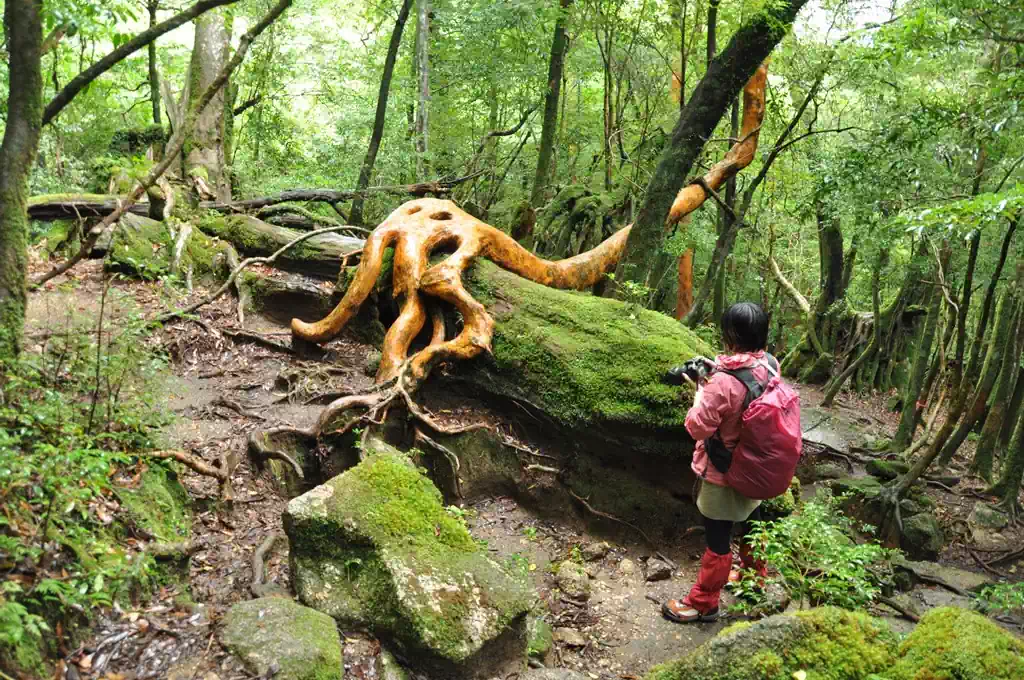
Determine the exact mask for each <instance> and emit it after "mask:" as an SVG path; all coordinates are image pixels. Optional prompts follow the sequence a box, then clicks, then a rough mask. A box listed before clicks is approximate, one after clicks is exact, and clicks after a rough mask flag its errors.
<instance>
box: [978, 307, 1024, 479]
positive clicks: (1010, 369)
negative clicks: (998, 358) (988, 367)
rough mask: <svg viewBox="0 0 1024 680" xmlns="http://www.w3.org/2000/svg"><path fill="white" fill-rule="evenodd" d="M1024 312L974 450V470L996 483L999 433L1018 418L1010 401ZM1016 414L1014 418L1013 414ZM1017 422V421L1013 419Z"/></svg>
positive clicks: (1021, 310) (1021, 313) (1023, 326)
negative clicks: (994, 463) (994, 466)
mask: <svg viewBox="0 0 1024 680" xmlns="http://www.w3.org/2000/svg"><path fill="white" fill-rule="evenodd" d="M1022 317H1024V309H1022V307H1021V306H1018V309H1017V330H1016V332H1014V333H1013V337H1015V338H1016V340H1017V342H1016V343H1014V342H1013V339H1009V342H1010V344H1009V346H1008V347H1007V348H1006V349H1005V350H1003V360H1002V363H1001V365H1000V366H999V378H998V383H997V384H996V388H995V393H994V394H993V395H992V398H991V399H990V400H989V402H988V409H987V413H986V414H985V416H984V417H985V424H984V425H983V426H982V428H981V433H980V435H979V437H978V447H977V448H976V449H975V451H974V460H973V461H972V462H971V470H972V471H973V472H976V473H977V474H978V475H980V476H981V477H982V478H983V479H984V480H986V481H988V482H991V481H992V466H993V461H994V459H995V451H996V449H997V448H998V446H999V433H1000V431H1001V430H1002V428H1003V425H1004V424H1005V422H1006V421H1007V420H1008V419H1010V418H1013V417H1014V416H1016V412H1014V411H1011V410H1010V406H1011V402H1010V398H1011V395H1012V394H1013V392H1014V385H1015V381H1016V379H1017V374H1018V372H1019V369H1018V367H1017V365H1018V364H1019V363H1020V362H1019V361H1018V359H1019V357H1020V351H1019V347H1020V340H1021V334H1022V331H1024V324H1022ZM1011 414H1012V415H1011ZM1013 419H1014V420H1015V418H1013Z"/></svg>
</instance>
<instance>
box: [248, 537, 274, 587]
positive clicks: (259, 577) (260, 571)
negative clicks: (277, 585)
mask: <svg viewBox="0 0 1024 680" xmlns="http://www.w3.org/2000/svg"><path fill="white" fill-rule="evenodd" d="M279 538H281V534H278V533H273V534H270V535H269V536H267V537H266V539H264V541H263V543H261V544H260V546H259V547H258V548H256V551H255V552H253V554H252V583H251V584H250V585H249V590H251V591H252V594H253V597H263V596H264V595H265V594H266V593H265V592H264V591H265V588H264V585H265V580H264V579H265V578H266V571H267V568H266V559H267V553H269V552H270V551H271V549H273V547H274V544H275V543H276V542H277V539H279Z"/></svg>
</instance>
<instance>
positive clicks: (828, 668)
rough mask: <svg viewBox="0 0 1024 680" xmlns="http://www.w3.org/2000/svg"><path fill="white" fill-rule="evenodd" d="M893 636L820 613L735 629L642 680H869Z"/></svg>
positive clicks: (890, 650)
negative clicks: (801, 677)
mask: <svg viewBox="0 0 1024 680" xmlns="http://www.w3.org/2000/svg"><path fill="white" fill-rule="evenodd" d="M896 645H897V641H896V636H895V635H894V634H893V633H892V632H891V631H890V630H889V629H888V628H887V627H886V625H885V623H883V622H881V621H878V620H876V619H872V618H871V617H870V616H868V615H867V614H864V613H860V612H849V611H846V610H843V609H836V608H832V607H822V608H820V609H811V610H807V611H801V612H796V613H795V614H780V615H778V616H772V617H770V618H767V619H762V620H761V621H758V622H756V623H745V622H744V623H737V624H734V625H733V626H730V627H729V628H726V629H725V630H723V631H722V632H721V633H720V634H719V635H718V636H717V637H715V638H714V639H712V640H710V641H708V642H706V643H705V644H703V645H701V646H700V647H698V648H697V649H696V650H694V651H693V652H691V653H690V654H688V655H687V656H685V657H683V658H681V659H678V660H676V661H671V662H669V663H666V664H662V665H660V666H656V667H654V668H652V669H651V671H650V673H648V674H647V676H646V678H645V680H753V679H754V678H772V679H774V678H780V679H782V678H785V679H787V680H788V679H789V678H793V677H796V676H794V675H793V674H794V673H796V672H797V671H804V672H805V674H806V677H807V678H831V679H835V680H868V678H869V677H870V676H871V675H872V674H874V673H878V674H881V673H883V672H884V671H886V670H887V669H888V668H889V666H890V665H891V664H892V661H893V656H894V654H895V651H896Z"/></svg>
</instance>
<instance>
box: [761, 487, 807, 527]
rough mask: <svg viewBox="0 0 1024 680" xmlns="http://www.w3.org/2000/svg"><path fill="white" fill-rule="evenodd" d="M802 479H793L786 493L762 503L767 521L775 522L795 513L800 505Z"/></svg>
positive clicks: (763, 514)
mask: <svg viewBox="0 0 1024 680" xmlns="http://www.w3.org/2000/svg"><path fill="white" fill-rule="evenodd" d="M801 488H802V486H801V484H800V479H799V478H797V477H793V479H792V481H790V483H789V488H788V489H786V493H784V494H782V495H780V496H776V497H775V498H769V499H768V500H766V501H763V502H762V503H761V513H762V517H763V519H765V520H775V519H779V518H780V517H785V516H787V515H790V514H792V513H793V511H794V510H796V509H797V506H799V505H800V490H801Z"/></svg>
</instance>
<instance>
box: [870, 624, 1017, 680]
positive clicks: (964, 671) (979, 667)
mask: <svg viewBox="0 0 1024 680" xmlns="http://www.w3.org/2000/svg"><path fill="white" fill-rule="evenodd" d="M897 657H898V658H897V661H896V664H895V665H894V666H893V668H892V670H891V671H890V672H889V673H887V674H886V677H887V678H890V679H891V680H1017V679H1019V678H1024V642H1022V641H1021V640H1020V639H1018V638H1016V637H1014V636H1013V635H1011V634H1010V633H1008V632H1006V631H1005V630H1003V629H1002V628H1000V627H999V626H997V625H996V624H995V623H993V622H992V621H989V620H988V619H986V618H985V617H984V616H981V615H980V614H976V613H974V612H971V611H967V610H966V609H957V608H955V607H942V608H939V609H933V610H931V611H930V612H928V613H927V614H925V615H924V617H923V618H922V619H921V623H920V624H918V626H917V628H916V629H915V630H914V632H913V633H911V634H910V636H909V637H908V638H907V639H906V640H904V641H903V644H901V645H900V648H899V652H898V654H897Z"/></svg>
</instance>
